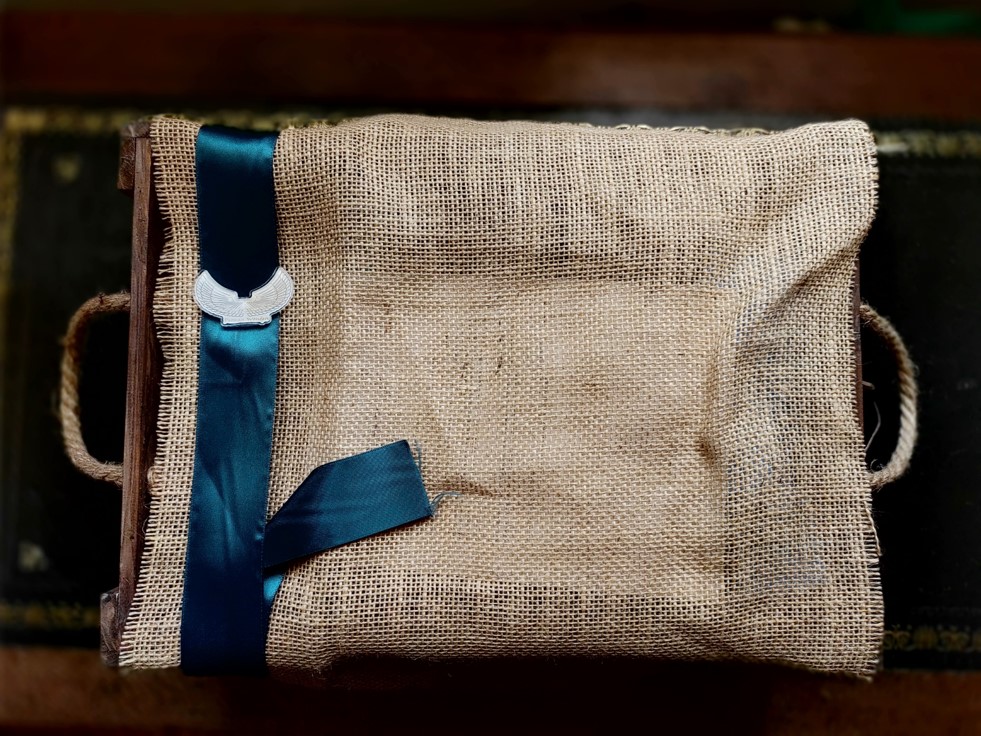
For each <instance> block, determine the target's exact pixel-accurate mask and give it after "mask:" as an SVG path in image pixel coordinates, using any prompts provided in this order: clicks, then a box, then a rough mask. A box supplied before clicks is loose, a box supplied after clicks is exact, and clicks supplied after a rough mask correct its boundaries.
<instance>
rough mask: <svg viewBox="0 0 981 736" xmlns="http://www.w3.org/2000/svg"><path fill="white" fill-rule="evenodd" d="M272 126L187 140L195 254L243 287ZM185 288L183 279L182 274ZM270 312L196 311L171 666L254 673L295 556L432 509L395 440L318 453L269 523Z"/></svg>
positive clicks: (264, 274)
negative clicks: (246, 319)
mask: <svg viewBox="0 0 981 736" xmlns="http://www.w3.org/2000/svg"><path fill="white" fill-rule="evenodd" d="M276 138H277V136H276V135H273V134H259V133H247V132H244V131H237V130H231V129H228V128H218V127H204V128H202V129H201V131H200V133H199V135H198V140H197V148H196V174H197V199H198V227H199V236H200V246H201V265H202V268H203V269H206V270H208V271H209V272H210V273H211V275H212V276H213V277H215V279H216V280H217V281H218V283H220V284H222V285H223V286H226V287H228V288H232V289H234V290H235V291H237V292H238V293H239V295H240V296H245V295H248V294H249V293H250V292H252V291H253V290H254V289H256V288H257V287H259V286H261V285H262V284H263V283H264V282H265V281H266V280H268V279H269V278H270V277H271V276H272V274H273V272H274V271H275V269H276V267H277V266H278V263H279V252H278V244H277V238H276V208H275V188H274V184H273V168H272V160H273V152H274V150H275V146H276ZM189 288H190V287H189ZM279 324H280V321H279V317H278V316H276V317H274V318H273V320H272V322H270V323H269V324H267V325H262V326H242V327H231V328H230V327H223V326H222V325H221V322H220V321H219V320H218V319H216V318H214V317H211V316H209V315H206V314H203V315H202V316H201V343H200V358H199V365H198V404H197V430H196V434H195V448H194V470H193V477H192V482H191V506H190V518H189V521H188V540H187V553H186V558H185V573H184V599H183V609H182V616H181V667H182V669H184V671H185V672H188V673H191V674H261V673H264V672H265V669H266V665H265V644H266V631H267V629H268V622H269V614H270V610H271V607H272V603H273V599H274V598H275V595H276V591H277V590H278V589H279V585H280V583H281V582H282V579H283V574H284V572H285V569H286V567H287V566H288V565H289V564H290V563H292V562H293V561H295V560H297V559H300V558H303V557H306V556H309V555H312V554H316V553H317V552H322V551H324V550H328V549H332V548H334V547H337V546H339V545H341V544H347V543H349V542H353V541H356V540H358V539H362V538H364V537H367V536H371V535H373V534H378V533H380V532H383V531H386V530H388V529H392V528H394V527H397V526H401V525H404V524H407V523H410V522H412V521H417V520H419V519H423V518H426V517H428V516H431V515H432V510H431V508H430V505H429V500H428V498H427V496H426V492H425V488H424V487H423V484H422V478H421V476H420V475H419V469H418V467H417V466H416V464H415V461H414V459H413V458H412V454H411V452H410V451H409V446H408V444H407V443H406V442H404V441H402V442H396V443H393V444H391V445H386V446H384V447H380V448H377V449H375V450H370V451H368V452H366V453H362V454H360V455H355V456H353V457H350V458H344V459H342V460H337V461H334V462H331V463H327V464H326V465H323V466H321V467H319V468H317V469H316V470H314V471H313V472H312V473H311V474H310V476H309V477H308V478H307V479H306V480H305V481H304V482H303V484H302V485H301V486H300V487H299V488H298V489H297V490H296V492H295V493H294V494H293V496H292V497H291V498H290V499H289V500H288V501H287V502H286V504H285V505H284V506H283V508H282V509H281V510H280V511H279V512H278V513H277V514H276V515H275V516H274V517H273V518H272V519H271V520H270V521H269V522H268V524H267V523H266V507H267V497H268V489H269V472H270V458H271V452H272V429H273V412H274V407H275V397H276V372H277V363H278V358H279Z"/></svg>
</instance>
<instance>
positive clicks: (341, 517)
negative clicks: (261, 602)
mask: <svg viewBox="0 0 981 736" xmlns="http://www.w3.org/2000/svg"><path fill="white" fill-rule="evenodd" d="M432 515H433V509H432V506H431V505H430V503H429V497H428V496H427V495H426V488H425V486H424V485H423V482H422V475H421V474H420V473H419V466H418V465H416V461H415V458H413V457H412V451H411V450H410V449H409V443H408V442H406V441H405V440H400V441H398V442H393V443H392V444H390V445H384V446H382V447H378V448H376V449H374V450H368V451H367V452H362V453H361V454H359V455H353V456H351V457H346V458H343V459H341V460H335V461H334V462H330V463H327V464H326V465H321V466H320V467H319V468H316V469H315V470H314V471H313V472H312V473H310V475H309V476H307V479H306V480H305V481H303V483H301V484H300V487H299V488H297V489H296V490H295V491H294V492H293V495H292V496H290V497H289V499H287V501H286V503H285V504H283V506H282V508H280V510H279V511H277V512H276V515H275V516H273V517H272V518H271V519H270V520H269V522H268V523H267V524H266V540H265V545H264V547H263V550H262V564H263V566H264V567H265V570H266V584H265V595H266V605H267V607H269V608H271V607H272V604H273V598H275V597H276V592H277V591H278V590H279V584H280V583H281V582H282V571H283V570H284V569H285V567H287V566H288V565H289V564H290V563H292V562H295V561H296V560H299V559H302V558H304V557H309V556H310V555H314V554H317V553H318V552H324V551H326V550H329V549H334V548H335V547H340V546H342V545H345V544H350V543H351V542H356V541H358V540H359V539H364V538H366V537H371V536H374V535H375V534H380V533H381V532H385V531H388V530H390V529H394V528H396V527H399V526H404V525H405V524H410V523H412V522H414V521H420V520H422V519H428V518H429V517H430V516H432Z"/></svg>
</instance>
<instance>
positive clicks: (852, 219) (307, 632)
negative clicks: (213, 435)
mask: <svg viewBox="0 0 981 736" xmlns="http://www.w3.org/2000/svg"><path fill="white" fill-rule="evenodd" d="M198 127H199V126H198V124H196V123H193V122H189V121H183V120H177V119H169V118H158V119H156V120H154V122H153V125H152V133H151V135H152V149H153V159H154V169H155V176H156V181H157V185H158V194H159V199H160V204H161V208H162V210H163V213H164V215H165V217H166V219H167V222H168V227H169V230H168V237H167V243H166V247H165V250H164V254H163V259H162V264H161V272H160V277H159V279H158V283H157V292H156V297H155V303H154V314H155V318H156V324H157V329H158V334H159V337H160V342H161V345H162V348H163V352H164V357H165V366H164V374H163V381H162V386H161V402H160V403H161V408H160V417H159V425H158V430H159V449H158V454H157V457H156V461H155V464H154V467H153V469H152V472H151V507H150V516H149V524H148V527H147V534H146V547H145V552H144V556H143V560H142V565H141V569H140V575H139V583H138V589H137V596H136V600H135V602H134V605H133V607H132V609H131V612H130V615H129V619H128V621H127V623H126V627H125V631H124V634H123V642H122V652H121V658H120V659H121V663H122V664H124V665H134V666H172V665H176V664H178V663H179V659H180V641H179V631H180V615H181V597H182V586H183V570H184V554H185V547H186V541H187V519H188V509H189V502H190V493H191V475H192V467H193V453H194V441H195V437H194V433H195V402H196V390H197V360H198V336H199V329H200V315H199V311H198V309H197V307H196V306H195V303H194V301H193V298H192V289H193V283H194V279H195V277H196V276H197V274H198V269H199V265H198V244H197V213H196V203H195V180H194V141H195V135H196V132H197V130H198ZM274 168H275V182H276V206H277V213H278V221H279V245H280V257H281V261H282V265H283V266H284V267H285V268H286V269H287V270H288V271H289V272H290V273H291V274H292V275H293V278H294V279H295V281H296V286H297V289H296V296H295V299H294V301H293V302H292V303H291V304H290V305H289V306H288V307H287V308H286V310H285V311H284V313H283V315H282V323H281V347H280V365H279V382H278V389H277V396H276V415H275V427H274V437H273V458H272V475H271V487H270V497H269V499H270V500H269V511H270V513H273V512H275V511H276V510H277V509H278V508H279V506H280V505H282V503H283V502H284V501H285V500H286V498H287V497H288V496H289V495H290V493H291V492H292V491H293V490H294V489H295V488H296V487H297V486H298V485H299V483H300V482H301V481H302V480H303V479H304V478H305V477H306V475H307V474H308V473H309V472H310V471H311V470H312V469H313V468H314V467H316V466H318V465H320V464H322V463H324V462H327V461H329V460H333V459H336V458H340V457H344V456H347V455H350V454H353V453H356V452H360V451H363V450H367V449H370V448H373V447H377V446H378V445H381V444H384V443H387V442H390V441H394V440H397V439H400V438H407V439H409V440H410V442H412V443H413V444H414V445H415V446H417V447H418V452H419V455H420V458H421V466H422V470H423V477H424V480H425V483H426V487H427V491H428V492H429V494H430V496H431V497H433V496H435V495H436V494H438V493H442V492H444V491H453V492H456V493H459V494H460V495H459V496H456V497H452V498H448V499H446V500H445V501H444V502H443V503H442V504H441V505H440V506H439V509H438V513H437V515H436V517H435V518H434V519H432V520H429V521H426V522H423V523H419V524H416V525H414V526H411V527H408V528H404V529H400V530H397V531H394V532H390V533H386V534H383V535H380V536H377V537H374V538H371V539H367V540H364V541H361V542H358V543H355V544H352V545H349V546H347V547H343V548H340V549H336V550H333V551H330V552H327V553H323V554H320V555H316V556H315V557H313V558H311V559H309V560H307V561H305V562H303V563H301V564H299V565H297V566H296V567H294V568H293V569H291V571H290V572H289V573H288V575H287V576H286V579H285V582H284V584H283V587H282V589H281V591H280V593H279V595H278V597H277V599H276V603H275V606H274V609H273V614H272V621H271V623H270V628H269V636H268V642H267V652H268V654H267V658H268V661H269V663H270V665H271V667H272V668H273V670H274V671H278V672H280V673H281V674H285V673H290V672H293V673H296V672H298V671H302V672H305V673H307V674H310V675H314V676H316V675H317V674H318V673H322V672H323V671H325V669H326V668H327V667H329V665H330V664H331V662H333V661H335V660H336V659H338V658H340V657H348V656H357V655H394V656H405V657H424V658H473V657H486V656H497V655H590V656H592V655H599V656H607V655H641V656H651V657H658V658H686V659H690V658H695V659H718V658H742V659H754V660H770V661H781V662H788V663H792V664H797V665H802V666H805V667H810V668H814V669H819V670H827V671H845V672H852V673H857V674H868V673H870V672H872V671H873V669H874V667H875V664H876V660H877V656H878V646H879V641H880V635H881V627H882V605H881V593H880V589H879V582H878V576H877V567H876V555H875V533H874V529H873V526H872V521H871V516H870V513H869V500H870V499H869V496H870V490H869V482H868V474H867V472H866V470H865V468H864V465H863V447H862V434H861V430H860V427H859V424H858V420H857V418H856V410H855V383H854V382H855V363H854V338H855V333H854V322H853V303H852V299H853V295H852V284H853V278H854V275H855V262H856V256H857V252H858V247H859V245H860V243H861V241H862V239H863V237H864V235H865V232H866V230H867V228H868V227H869V224H870V221H871V219H872V217H873V213H874V208H875V195H876V168H875V159H874V145H873V142H872V140H871V136H870V134H869V132H868V130H867V128H866V127H865V125H864V124H862V123H859V122H855V121H847V122H842V123H835V124H819V125H810V126H806V127H803V128H799V129H796V130H791V131H787V132H782V133H773V134H763V133H747V134H741V135H732V134H724V133H713V132H705V131H699V130H649V129H625V130H624V129H603V128H593V127H588V126H578V125H564V124H538V123H487V122H474V121H467V120H448V119H433V118H423V117H412V116H382V117H374V118H366V119H360V120H352V121H348V122H345V123H342V124H339V125H336V126H328V125H314V126H311V127H306V128H297V129H288V130H285V131H283V132H282V134H281V135H280V138H279V142H278V144H277V148H276V154H275V163H274Z"/></svg>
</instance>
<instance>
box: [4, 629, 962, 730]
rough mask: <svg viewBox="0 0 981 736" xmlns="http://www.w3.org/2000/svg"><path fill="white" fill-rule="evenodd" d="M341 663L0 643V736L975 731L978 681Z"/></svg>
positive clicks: (703, 669)
mask: <svg viewBox="0 0 981 736" xmlns="http://www.w3.org/2000/svg"><path fill="white" fill-rule="evenodd" d="M375 673H376V675H377V676H375V677H366V676H365V675H364V672H363V671H362V674H361V675H359V676H354V675H353V674H352V670H350V668H348V667H347V666H346V665H344V664H343V663H342V664H341V665H339V666H338V667H336V668H335V670H334V675H333V677H334V684H333V685H332V686H331V687H330V688H328V689H326V690H323V691H317V690H308V689H305V688H302V687H297V686H292V685H288V684H285V683H282V682H277V681H273V680H261V679H245V678H221V679H219V678H192V677H185V676H184V675H182V674H181V673H180V672H178V671H176V670H144V671H133V672H127V671H121V670H118V669H110V668H107V667H105V666H103V665H102V664H101V663H100V662H99V658H98V656H97V655H96V653H95V652H90V651H83V650H55V649H42V648H13V647H11V648H0V730H6V731H10V730H23V731H25V732H38V731H40V732H49V733H63V732H73V731H74V732H87V733H167V734H177V733H199V732H209V731H210V732H215V731H217V732H228V733H237V734H241V733H257V732H264V731H268V732H271V733H329V732H340V733H389V732H398V733H514V732H519V733H521V732H536V733H563V734H568V733H597V732H609V733H616V732H620V731H626V730H628V729H629V730H630V731H635V730H639V729H644V730H650V731H652V732H653V731H657V732H661V733H726V734H739V733H758V734H801V735H804V734H823V733H829V734H886V733H888V734H891V735H894V736H895V735H898V734H914V733H915V734H972V733H979V732H981V673H952V672H933V673H930V672H886V673H883V674H881V675H879V677H878V678H877V679H876V680H875V681H874V682H872V683H868V682H863V681H859V680H849V679H843V678H837V677H827V676H821V675H813V674H809V673H805V672H800V671H796V670H789V669H783V668H777V667H759V666H740V665H735V664H727V665H718V664H701V665H694V664H691V665H657V664H650V663H648V664H639V663H623V662H621V663H619V664H614V663H583V662H577V661H564V662H563V661H559V662H554V661H553V662H528V663H519V664H517V665H516V664H515V663H507V664H504V665H502V664H500V663H497V664H495V663H490V664H487V665H484V666H471V665H445V664H444V665H440V664H430V665H427V664H423V663H402V664H401V665H400V666H397V667H394V668H393V667H390V666H387V665H386V664H385V663H383V662H380V663H378V665H377V666H376V667H375Z"/></svg>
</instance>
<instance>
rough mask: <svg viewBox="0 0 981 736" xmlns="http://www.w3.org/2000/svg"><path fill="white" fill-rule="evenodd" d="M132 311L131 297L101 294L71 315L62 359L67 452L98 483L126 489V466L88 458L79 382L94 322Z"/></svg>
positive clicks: (63, 430)
mask: <svg viewBox="0 0 981 736" xmlns="http://www.w3.org/2000/svg"><path fill="white" fill-rule="evenodd" d="M128 311H129V294H127V293H126V292H119V293H117V294H100V295H99V296H96V297H93V298H91V299H89V300H88V301H87V302H85V303H84V304H83V305H82V306H81V307H79V308H78V311H77V312H75V314H74V315H72V318H71V321H69V323H68V334H67V335H66V336H65V352H64V354H63V355H62V358H61V401H60V402H59V406H58V409H59V414H60V415H61V435H62V439H63V441H64V443H65V452H66V453H68V458H69V459H70V460H71V461H72V464H73V465H74V466H75V467H76V468H78V469H79V470H80V471H81V472H83V473H85V475H87V476H89V477H90V478H94V479H95V480H104V481H108V482H110V483H115V484H116V485H117V486H120V487H122V485H123V466H122V465H120V464H119V463H110V462H102V461H101V460H96V459H95V458H94V457H92V455H91V454H89V450H88V448H87V447H86V446H85V440H84V439H83V438H82V421H81V417H80V415H79V405H78V380H79V376H80V375H81V372H82V369H81V360H82V353H83V352H84V350H85V343H86V341H87V340H88V336H89V327H90V325H91V322H92V319H93V318H95V317H97V316H101V315H104V314H114V313H116V312H128Z"/></svg>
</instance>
